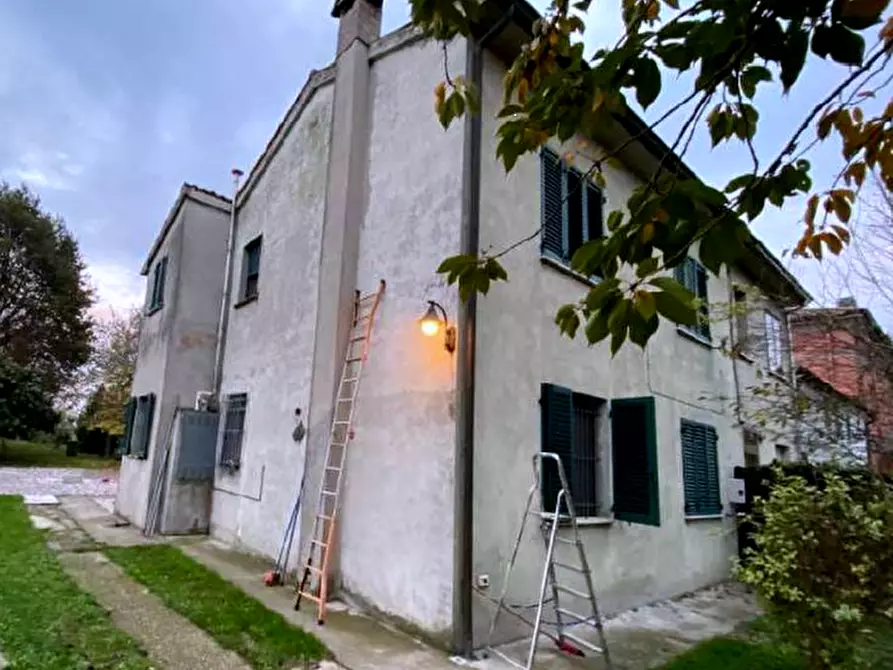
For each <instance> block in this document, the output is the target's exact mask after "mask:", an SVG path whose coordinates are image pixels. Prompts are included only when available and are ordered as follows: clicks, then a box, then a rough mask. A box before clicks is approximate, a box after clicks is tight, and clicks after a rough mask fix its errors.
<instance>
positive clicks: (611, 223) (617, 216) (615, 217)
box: [607, 209, 623, 233]
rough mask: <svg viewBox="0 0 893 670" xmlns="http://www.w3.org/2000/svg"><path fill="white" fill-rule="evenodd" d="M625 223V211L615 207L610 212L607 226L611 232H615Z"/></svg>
mask: <svg viewBox="0 0 893 670" xmlns="http://www.w3.org/2000/svg"><path fill="white" fill-rule="evenodd" d="M622 224H623V211H621V210H619V209H615V210H614V211H613V212H611V213H610V214H608V220H607V227H608V231H609V232H612V233H613V232H614V231H615V230H617V229H618V228H620V226H621V225H622Z"/></svg>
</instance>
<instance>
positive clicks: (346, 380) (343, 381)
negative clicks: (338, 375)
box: [341, 377, 360, 384]
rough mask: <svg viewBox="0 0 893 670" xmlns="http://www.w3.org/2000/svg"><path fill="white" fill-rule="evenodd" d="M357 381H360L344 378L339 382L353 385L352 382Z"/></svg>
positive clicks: (357, 378) (354, 378)
mask: <svg viewBox="0 0 893 670" xmlns="http://www.w3.org/2000/svg"><path fill="white" fill-rule="evenodd" d="M359 380H360V378H359V377H346V378H344V379H342V380H341V383H342V384H347V383H353V382H356V381H359Z"/></svg>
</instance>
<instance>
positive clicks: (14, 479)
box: [0, 468, 118, 497]
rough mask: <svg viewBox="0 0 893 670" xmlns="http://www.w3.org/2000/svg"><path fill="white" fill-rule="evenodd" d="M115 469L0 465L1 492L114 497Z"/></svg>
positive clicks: (116, 488)
mask: <svg viewBox="0 0 893 670" xmlns="http://www.w3.org/2000/svg"><path fill="white" fill-rule="evenodd" d="M117 490H118V472H117V470H113V469H109V470H85V469H83V468H0V495H9V494H13V495H56V496H100V497H114V495H115V493H116V492H117Z"/></svg>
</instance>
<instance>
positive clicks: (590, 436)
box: [540, 384, 609, 517]
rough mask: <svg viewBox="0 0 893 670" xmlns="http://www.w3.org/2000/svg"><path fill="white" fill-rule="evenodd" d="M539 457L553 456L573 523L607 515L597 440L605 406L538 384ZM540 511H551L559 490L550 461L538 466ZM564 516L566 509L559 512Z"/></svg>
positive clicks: (604, 475)
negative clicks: (565, 484) (575, 518)
mask: <svg viewBox="0 0 893 670" xmlns="http://www.w3.org/2000/svg"><path fill="white" fill-rule="evenodd" d="M540 405H541V414H542V451H543V452H551V453H555V454H557V455H558V457H559V458H560V459H561V465H562V466H563V468H564V472H565V477H566V478H567V480H568V486H569V487H570V490H571V495H572V497H573V501H574V510H575V512H576V514H577V516H578V517H599V516H607V515H608V514H609V503H608V500H607V499H608V492H607V484H608V480H607V468H606V462H605V457H604V456H605V449H604V440H603V439H601V435H602V425H603V420H604V417H605V415H606V413H607V412H606V409H607V407H606V403H605V401H604V400H602V399H600V398H594V397H592V396H588V395H585V394H583V393H574V392H572V391H570V390H569V389H565V388H562V387H560V386H555V385H553V384H543V387H542V397H541V399H540ZM542 476H543V482H542V484H543V508H544V509H545V510H547V511H553V510H554V509H555V505H556V504H557V497H558V492H559V491H560V490H561V478H560V476H559V474H558V469H557V466H556V465H555V464H554V461H548V460H547V461H545V462H544V464H543V474H542ZM562 513H567V508H562Z"/></svg>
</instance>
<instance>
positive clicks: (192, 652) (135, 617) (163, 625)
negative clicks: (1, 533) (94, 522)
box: [59, 552, 250, 670]
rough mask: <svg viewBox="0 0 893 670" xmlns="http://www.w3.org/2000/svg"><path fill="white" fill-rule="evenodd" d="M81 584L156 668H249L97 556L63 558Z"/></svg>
mask: <svg viewBox="0 0 893 670" xmlns="http://www.w3.org/2000/svg"><path fill="white" fill-rule="evenodd" d="M59 560H60V562H61V563H62V566H63V567H64V568H65V570H66V571H67V572H68V574H70V575H71V576H72V577H73V578H74V580H75V581H76V582H77V583H78V585H79V586H80V587H81V588H82V589H84V590H85V591H87V592H89V593H91V594H92V595H93V597H94V598H96V600H97V601H98V602H99V603H100V605H102V606H103V607H105V608H106V609H107V610H108V611H109V613H110V615H111V618H112V622H113V623H114V624H115V625H116V626H117V627H118V628H120V629H121V630H123V631H125V632H127V633H129V634H130V635H131V636H133V637H134V638H135V639H136V640H137V641H138V642H139V643H140V645H141V646H142V647H143V649H145V650H146V652H147V653H148V654H149V658H150V659H151V661H152V662H153V664H157V666H158V667H160V668H166V670H197V669H200V668H208V669H209V670H210V669H213V670H250V666H249V665H248V664H247V663H246V662H245V661H244V660H243V659H242V658H241V657H240V656H238V655H237V654H236V653H235V652H233V651H229V650H226V649H223V648H222V647H221V646H220V645H218V644H217V642H216V641H215V640H214V639H213V638H212V637H211V636H210V635H208V634H207V633H206V632H205V631H203V630H201V629H200V628H198V627H197V626H195V625H194V624H193V623H192V622H190V621H189V620H187V619H185V618H184V617H182V616H180V615H179V614H177V613H176V612H173V611H171V610H169V609H168V608H167V607H165V605H164V604H163V603H162V602H161V600H160V599H158V598H157V597H156V596H154V595H153V594H151V593H150V592H149V591H148V590H147V589H145V588H144V587H143V586H141V585H140V584H137V583H136V582H134V581H133V580H132V579H130V578H129V577H127V575H125V574H124V572H123V571H122V570H121V569H120V568H119V567H118V566H116V565H115V564H113V563H112V562H110V561H109V560H108V559H107V558H106V557H105V556H103V555H102V554H100V553H97V552H85V553H78V554H60V556H59Z"/></svg>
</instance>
